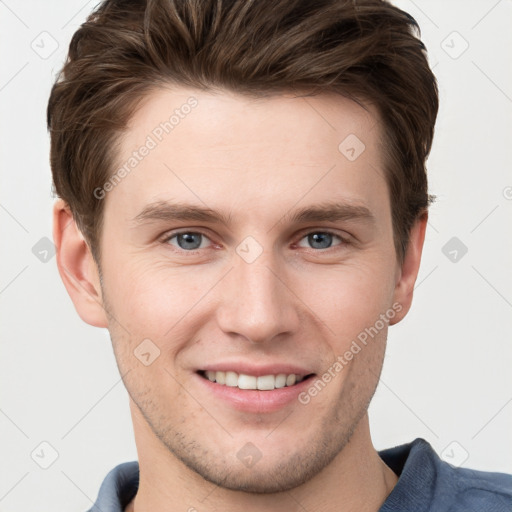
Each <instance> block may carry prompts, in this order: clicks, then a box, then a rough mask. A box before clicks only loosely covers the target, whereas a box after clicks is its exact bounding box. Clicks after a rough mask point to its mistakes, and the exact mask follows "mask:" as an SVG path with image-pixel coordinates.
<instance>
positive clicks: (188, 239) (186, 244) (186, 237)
mask: <svg viewBox="0 0 512 512" xmlns="http://www.w3.org/2000/svg"><path fill="white" fill-rule="evenodd" d="M176 238H177V242H178V245H179V246H180V247H181V248H182V249H198V248H199V247H200V246H201V241H202V235H201V233H180V234H178V235H177V237H176Z"/></svg>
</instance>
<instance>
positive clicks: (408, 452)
mask: <svg viewBox="0 0 512 512" xmlns="http://www.w3.org/2000/svg"><path fill="white" fill-rule="evenodd" d="M379 455H380V457H381V459H382V460H383V461H384V462H385V463H386V464H387V465H388V466H389V467H390V468H391V469H392V470H393V471H394V472H395V473H396V475H397V476H398V477H399V478H398V482H397V484H396V485H395V487H394V488H393V490H392V491H391V493H390V494H389V496H388V497H387V499H386V501H385V502H384V503H383V505H382V507H381V508H380V510H379V512H427V511H428V512H512V475H507V474H504V473H490V472H484V471H476V470H473V469H466V468H456V467H454V466H452V465H450V464H448V463H447V462H444V461H442V460H441V459H440V458H439V457H438V455H437V454H436V452H435V451H434V450H433V449H432V447H431V446H430V444H429V443H427V441H425V440H423V439H416V440H414V441H413V442H412V443H408V444H404V445H401V446H397V447H396V448H389V449H387V450H383V451H381V452H379ZM138 485H139V465H138V463H137V462H126V463H124V464H120V465H119V466H116V467H115V468H114V469H113V470H112V471H110V473H109V474H108V475H107V476H106V477H105V480H104V481H103V483H102V485H101V488H100V491H99V494H98V499H97V500H96V503H95V505H94V506H93V508H91V509H90V510H89V512H123V511H124V508H125V507H126V505H128V503H129V502H130V501H131V500H132V499H133V497H134V496H135V494H136V493H137V488H138Z"/></svg>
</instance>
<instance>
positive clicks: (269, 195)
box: [54, 88, 427, 512]
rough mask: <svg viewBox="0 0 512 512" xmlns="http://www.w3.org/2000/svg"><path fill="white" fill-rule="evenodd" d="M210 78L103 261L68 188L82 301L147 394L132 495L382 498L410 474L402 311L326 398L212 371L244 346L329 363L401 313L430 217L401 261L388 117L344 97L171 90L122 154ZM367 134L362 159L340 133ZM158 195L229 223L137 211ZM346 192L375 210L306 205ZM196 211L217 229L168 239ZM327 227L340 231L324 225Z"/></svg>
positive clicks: (264, 505)
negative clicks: (392, 398)
mask: <svg viewBox="0 0 512 512" xmlns="http://www.w3.org/2000/svg"><path fill="white" fill-rule="evenodd" d="M191 95H193V96H194V97H195V98H197V100H198V106H197V107H196V108H195V109H193V110H192V111H191V113H190V114H189V115H188V116H186V117H185V118H184V119H182V120H181V121H180V123H179V125H178V126H176V127H175V129H174V130H173V131H172V133H170V134H168V135H167V136H165V138H164V139H163V141H162V142H161V143H160V144H159V145H158V146H157V147H156V148H154V149H153V150H152V151H151V152H150V154H149V155H148V156H146V157H145V158H144V159H143V160H142V161H141V162H140V163H139V164H138V166H137V167H136V169H134V170H133V171H132V172H131V173H130V174H129V175H128V176H126V177H125V178H124V179H123V180H122V182H121V183H119V184H118V185H117V186H116V187H115V188H114V189H113V190H112V191H110V192H108V194H107V195H106V197H105V198H104V199H103V200H104V201H105V205H104V206H105V211H104V215H105V221H104V226H103V230H102V233H101V254H102V266H101V280H100V272H99V269H98V267H97V266H96V263H95V262H94V260H93V258H92V255H91V252H90V250H89V247H88V245H87V243H86V242H85V240H84V238H83V237H82V235H81V233H80V231H79V230H78V229H77V227H76V224H75V223H74V221H73V218H72V216H71V213H70V212H69V209H68V208H67V206H66V204H65V203H64V202H62V201H61V200H58V201H57V202H56V204H55V207H54V239H55V243H56V246H57V262H58V267H59V271H60V274H61V276H62V279H63V282H64V284H65V286H66V288H67V290H68V292H69V294H70V296H71V299H72V300H73V303H74V305H75V307H76V310H77V312H78V314H79V315H80V316H81V318H82V319H83V320H84V321H85V322H87V323H89V324H91V325H94V326H98V327H106V328H108V329H109V332H110V336H111V339H112V343H113V347H114V351H115V355H116V359H117V363H118V366H119V370H120V373H121V375H123V380H124V383H125V386H126V388H127V390H128V392H129V395H130V408H131V413H132V418H133V425H134V432H135V440H136V445H137V450H138V456H139V464H140V486H139V491H138V493H137V495H136V497H135V499H134V500H133V501H132V503H130V505H129V506H128V508H127V510H135V511H141V512H142V511H144V510H153V511H155V512H158V511H163V510H189V509H191V507H195V508H197V509H198V510H224V511H231V510H233V511H235V510H241V509H243V510H246V511H263V510H264V511H274V510H276V511H277V510H283V507H286V510H292V511H294V510H304V509H306V510H310V511H315V510H322V511H330V510H343V511H352V510H354V511H355V510H357V511H377V510H378V509H379V507H380V505H381V504H382V503H383V502H384V501H385V499H386V497H387V495H388V494H389V493H390V492H391V490H392V488H393V487H394V485H395V484H396V482H397V476H396V475H395V474H394V473H393V472H392V471H391V469H390V468H388V467H387V466H386V465H385V464H384V462H383V461H382V460H381V459H380V457H379V456H378V453H377V452H376V450H375V449H374V447H373V445H372V441H371V437H370V432H369V423H368V414H367V409H368V405H369V402H370V400H371V398H372V396H373V393H374V391H375V388H376V386H377V383H378V379H379V375H380V371H381V368H382V363H383V357H384V352H385V345H386V338H387V330H388V329H387V327H388V324H387V323H385V326H384V328H382V329H381V330H380V331H379V333H378V335H377V336H375V337H374V338H373V339H372V340H371V341H370V342H369V343H368V344H367V345H366V346H364V347H363V348H362V350H361V351H360V352H359V353H357V354H356V355H354V357H353V359H352V360H351V361H349V362H348V363H347V364H346V366H344V368H343V369H342V371H340V372H338V373H337V374H336V377H335V378H333V379H332V380H331V382H329V384H328V385H327V386H325V388H324V389H322V391H321V392H320V393H318V394H317V395H316V396H315V397H313V398H311V401H310V402H309V403H308V404H306V405H303V404H301V403H299V402H298V401H296V400H294V401H292V402H291V403H289V404H287V405H286V406H284V407H283V408H281V409H279V410H277V411H274V412H262V413H257V412H242V411H239V410H236V409H235V408H233V407H232V406H231V405H230V404H229V403H227V402H225V401H221V400H219V399H218V398H216V397H215V396H213V395H211V394H209V393H206V392H205V390H204V387H203V385H202V383H201V382H200V381H199V380H198V376H197V374H196V370H197V369H200V368H202V367H203V366H204V365H205V363H206V362H218V361H225V360H227V359H229V360H240V359H241V360H244V361H251V362H254V363H255V364H256V363H270V362H284V363H293V364H297V365H300V366H301V367H304V368H308V369H309V370H310V371H311V372H312V373H316V374H317V376H321V375H322V374H323V372H325V371H326V370H327V369H328V368H329V367H330V366H332V364H333V362H334V361H335V360H336V357H337V356H339V355H342V354H344V353H345V352H346V351H347V350H348V349H349V348H350V345H351V342H352V341H353V340H355V339H356V338H357V336H358V334H359V333H361V332H362V331H364V329H365V328H367V327H369V326H373V325H374V324H375V322H376V320H378V319H379V315H381V314H384V313H385V312H386V311H389V310H390V309H392V307H393V304H395V305H397V304H398V305H399V307H400V309H401V310H400V312H396V314H395V315H394V318H393V319H391V320H389V322H388V323H389V325H392V324H394V323H397V322H399V321H400V320H401V319H402V318H403V317H404V316H405V315H406V314H407V311H408V310H409V308H410V305H411V300H412V293H413V287H414V282H415V280H416V277H417V273H418V269H419V265H420V258H421V251H422V246H423V241H424V236H425V226H426V221H427V216H426V214H425V215H423V216H422V217H421V218H420V219H418V220H417V222H416V223H415V224H414V226H413V228H412V230H411V234H410V243H409V247H408V251H407V253H406V255H405V258H404V261H403V263H402V264H400V263H399V260H398V258H397V255H396V253H395V249H394V244H393V230H392V222H391V207H390V201H389V196H388V189H387V185H386V181H385V179H384V172H383V161H382V148H381V146H380V137H381V126H380V123H379V118H378V116H377V114H376V113H375V112H374V111H373V110H372V109H371V108H368V109H363V108H362V107H361V106H359V105H357V104H356V103H354V102H352V101H350V100H348V99H345V98H342V97H340V96H333V95H319V96H315V97H308V98H297V97H294V95H291V94H283V95H279V96H274V97H271V98H265V99H258V100H255V99H250V98H247V97H242V96H239V95H236V94H232V93H228V92H225V91H223V92H217V93H215V94H214V93H212V92H205V91H197V90H193V89H185V88H183V89H174V90H171V89H162V90H159V91H155V92H153V93H152V94H151V95H150V96H149V97H148V98H147V100H146V101H145V102H144V103H143V104H142V105H141V108H140V109H138V111H137V112H136V114H135V115H134V116H133V118H132V120H131V122H130V126H129V127H128V130H127V131H126V134H125V136H124V137H123V139H122V141H121V144H120V146H119V148H118V150H117V151H118V157H119V164H120V165H122V162H124V161H126V159H127V158H128V157H129V156H130V154H131V153H132V151H134V150H135V149H137V148H138V147H140V146H141V145H142V144H143V143H144V141H145V140H146V137H147V136H148V134H150V133H151V132H152V130H153V129H154V128H155V126H157V125H158V124H159V123H160V122H161V121H162V120H164V119H166V118H168V117H169V115H168V114H166V113H168V112H172V110H174V109H175V108H179V106H180V105H182V104H183V103H185V102H186V100H187V98H188V97H190V96H191ZM349 134H355V135H356V136H357V137H358V138H359V139H360V140H361V141H363V143H364V144H365V150H364V152H363V153H362V154H361V155H360V156H359V157H358V158H357V159H356V160H355V161H349V160H348V159H347V158H346V157H345V156H344V155H343V154H341V153H340V151H339V150H338V145H339V144H340V142H341V141H343V140H344V139H345V138H346V137H347V136H348V135H349ZM155 201H172V202H179V203H182V204H185V203H186V204H189V205H192V206H198V207H205V206H207V207H208V208H210V209H212V210H215V211H219V212H222V213H223V214H224V215H225V217H226V219H225V220H226V222H205V221H190V220H179V221H178V220H172V219H167V220H152V221H148V222H143V223H137V222H134V221H133V219H134V218H135V217H136V216H137V215H138V214H139V213H140V212H141V211H142V210H143V209H144V208H145V207H146V206H147V205H148V204H149V203H152V202H155ZM334 201H335V202H337V203H345V204H349V205H351V206H354V205H357V206H362V207H365V208H367V209H368V210H369V212H370V213H371V215H372V217H373V220H369V219H361V218H351V219H342V220H339V221H329V220H327V221H326V220H323V221H303V222H299V223H297V222H296V221H293V220H291V218H290V215H291V214H292V213H293V212H295V211H297V210H298V209H300V208H304V207H310V206H319V205H322V204H324V203H326V202H334ZM176 230H185V231H188V232H189V233H190V232H193V233H195V232H202V233H203V234H204V235H205V236H206V237H205V238H202V245H201V246H200V248H199V249H198V250H197V251H196V252H194V253H191V252H190V251H188V252H187V250H186V249H183V248H180V246H179V243H178V238H177V237H174V238H171V239H170V240H164V236H166V237H167V238H169V237H171V236H172V235H173V234H175V231H176ZM326 231H328V232H331V233H332V234H333V236H332V238H331V237H329V236H327V241H328V242H329V243H331V244H332V245H331V246H330V247H327V248H318V246H316V245H312V244H311V241H310V238H308V235H309V234H314V233H324V232H326ZM247 236H251V237H253V238H254V239H255V240H256V241H257V243H258V244H259V246H260V247H261V248H262V250H263V252H262V253H261V254H260V255H259V257H257V258H256V259H255V261H253V262H252V263H247V262H246V261H245V260H244V259H243V258H241V257H240V256H239V254H238V253H237V252H236V248H237V246H238V245H239V244H240V242H242V241H243V240H244V239H245V238H246V237H247ZM338 237H340V238H338ZM197 239H199V240H201V237H197V238H196V240H197ZM144 339H150V340H151V341H152V343H154V345H155V346H158V348H159V350H160V355H159V357H157V358H156V359H155V361H154V362H152V364H150V365H149V366H145V365H144V364H141V362H140V360H139V359H137V358H136V357H135V355H134V350H135V349H136V347H137V346H138V345H139V344H140V343H141V341H142V340H144ZM247 442H251V443H253V444H254V445H255V446H256V447H257V449H258V450H259V452H260V453H261V455H262V456H261V459H260V460H259V461H258V462H257V463H256V464H254V465H253V466H252V467H250V468H248V467H246V466H245V465H244V464H242V463H241V461H240V460H239V458H238V457H237V453H238V451H239V450H240V449H241V448H242V447H243V446H244V445H245V444H246V443H247ZM170 505H172V508H170Z"/></svg>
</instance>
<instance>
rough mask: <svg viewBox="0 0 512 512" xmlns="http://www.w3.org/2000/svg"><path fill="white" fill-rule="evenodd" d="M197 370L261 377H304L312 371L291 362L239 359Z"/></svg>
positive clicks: (208, 365)
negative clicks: (260, 363) (256, 361)
mask: <svg viewBox="0 0 512 512" xmlns="http://www.w3.org/2000/svg"><path fill="white" fill-rule="evenodd" d="M199 371H212V372H235V373H238V374H240V373H243V374H244V375H254V376H255V377H261V376H263V375H279V374H280V373H284V374H286V375H290V374H292V373H294V374H295V375H300V376H301V377H305V376H306V375H310V374H312V373H313V372H312V371H310V370H307V369H305V368H303V367H300V366H297V365H293V364H283V363H273V364H265V365H255V364H254V363H249V362H244V361H239V362H236V363H235V362H230V363H228V362H226V363H214V364H207V365H205V366H203V367H202V368H200V370H199Z"/></svg>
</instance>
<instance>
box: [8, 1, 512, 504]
mask: <svg viewBox="0 0 512 512" xmlns="http://www.w3.org/2000/svg"><path fill="white" fill-rule="evenodd" d="M96 3H97V1H96V0H94V1H92V2H88V3H84V2H82V0H73V1H69V0H68V1H64V0H59V1H46V2H37V1H36V0H31V1H24V2H21V1H15V0H5V1H0V27H1V37H2V41H1V45H0V57H1V62H2V65H1V75H0V102H1V109H2V110H1V112H2V116H1V127H0V129H1V137H0V141H1V188H0V193H1V196H0V229H1V241H2V243H1V250H2V265H1V267H0V270H1V275H0V301H1V326H2V330H1V333H2V351H1V357H0V379H1V388H0V389H1V402H0V431H1V434H2V435H1V436H0V447H1V456H0V464H1V471H2V473H1V478H0V511H5V512H7V511H10V512H17V511H29V510H35V509H37V510H77V511H80V510H86V509H88V508H89V507H90V506H91V504H92V501H93V500H94V499H95V498H96V494H97V492H98V489H99V486H100V484H101V481H102V480H103V478H104V477H105V475H106V473H107V472H108V471H109V470H110V469H111V468H112V467H114V466H115V465H116V464H118V463H120V462H123V461H128V460H133V459H135V458H136V451H135V445H134V441H133V433H132V426H131V420H130V416H129V412H128V400H127V394H126V391H125V390H124V388H123V385H122V383H121V382H120V377H119V374H118V371H117V367H116V365H115V360H114V357H113V354H112V350H111V346H110V340H109V337H108V333H107V331H106V330H102V329H97V328H93V327H90V326H88V325H86V324H84V323H83V322H82V321H81V320H80V318H79V317H78V315H77V314H76V312H75V310H74V307H73V305H72V303H71V300H70V299H69V297H68V295H67V293H66V291H65V289H64V286H63V285H62V282H61V280H60V277H59V275H58V273H57V268H56V264H55V258H54V257H53V255H52V252H51V250H52V246H51V244H50V240H51V238H52V235H51V229H52V228H51V207H52V203H53V201H54V199H53V197H52V193H51V175H50V169H49V165H48V146H49V144H48V136H47V133H46V126H45V109H46V103H47V100H48V95H49V91H50V87H51V84H52V82H53V80H54V77H55V74H56V73H57V71H58V70H59V69H60V67H61V65H62V63H63V61H64V58H65V55H66V51H67V46H68V44H69V41H70V39H71V36H72V34H73V32H74V31H75V30H76V29H77V28H78V26H79V24H80V23H82V22H83V21H84V20H85V17H86V16H87V14H88V13H89V12H90V11H91V9H92V8H93V7H94V6H95V5H96ZM395 3H396V5H398V6H399V7H401V8H403V9H405V10H406V11H408V12H409V13H411V14H412V15H413V16H414V17H415V18H416V20H417V21H418V22H419V24H420V26H421V29H422V39H423V41H424V42H425V44H426V46H427V48H428V50H429V59H430V62H431V65H432V66H433V68H434V72H435V74H436V76H437V77H438V81H439V86H440V94H441V108H440V113H439V119H438V124H437V129H436V136H435V141H434V147H433V150H432V154H431V157H430V159H429V162H428V169H429V176H430V184H431V192H432V193H434V194H436V195H437V197H438V200H437V202H436V203H435V204H434V206H433V207H432V209H431V216H430V223H429V228H428V232H427V237H426V244H425V249H424V256H423V262H422V266H421V270H420V276H419V279H418V282H417V287H416V295H415V300H414V303H413V307H412V310H411V312H410V313H409V315H408V316H407V318H406V319H405V321H404V322H402V323H401V324H399V325H397V326H395V327H392V328H391V329H390V333H389V343H388V353H387V357H386V362H385V366H384V371H383V374H382V379H381V383H380V385H379V388H378V391H377V393H376V396H375V398H374V401H373V403H372V405H371V426H372V433H373V439H374V443H375V446H376V448H377V449H382V448H385V447H389V446H392V445H396V444H402V443H405V442H409V441H411V440H413V439H414V438H416V437H423V438H425V439H426V440H428V441H429V442H430V443H431V444H432V445H433V447H434V448H435V449H436V450H437V452H438V453H439V454H440V455H442V457H443V458H444V459H445V460H447V461H449V462H451V463H452V464H455V465H462V466H465V467H473V468H478V469H484V470H496V471H503V472H511V473H512V437H511V435H510V432H512V403H511V402H512V386H511V378H510V373H511V372H510V368H511V367H512V344H511V343H510V338H511V337H510V332H511V330H512V315H511V312H512V266H511V265H510V261H511V255H512V242H511V229H510V226H511V219H512V173H511V171H510V168H511V163H512V140H511V135H512V72H511V69H510V62H511V61H512V58H511V57H512V55H511V54H512V32H511V31H510V26H511V22H512V3H511V2H510V1H509V0H502V1H496V0H485V1H484V0H480V1H462V0H459V1H450V2H447V1H445V0H443V1H441V0H436V1H428V2H427V1H424V2H421V3H420V2H419V0H416V1H411V0H401V1H399V2H395ZM454 237H455V240H452V239H453V238H454ZM47 239H49V240H47ZM447 244H448V245H447ZM464 248H466V249H467V252H466V253H464V251H465V250H466V249H464ZM454 251H456V252H454ZM41 443H43V444H41ZM46 466H48V467H47V468H46V469H44V467H46Z"/></svg>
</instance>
